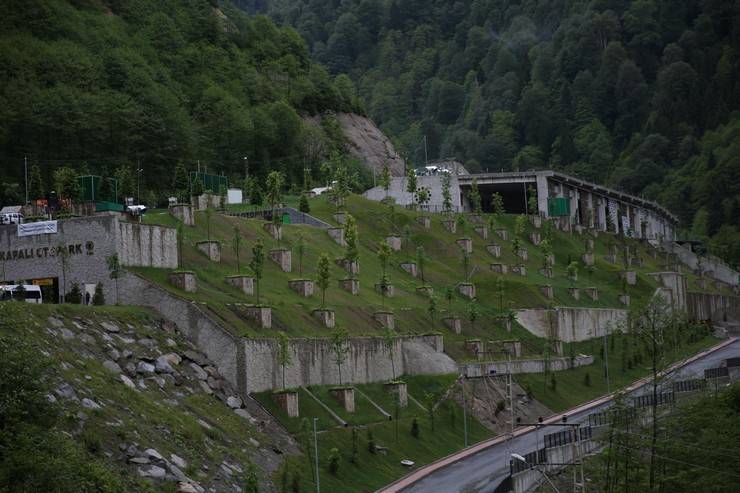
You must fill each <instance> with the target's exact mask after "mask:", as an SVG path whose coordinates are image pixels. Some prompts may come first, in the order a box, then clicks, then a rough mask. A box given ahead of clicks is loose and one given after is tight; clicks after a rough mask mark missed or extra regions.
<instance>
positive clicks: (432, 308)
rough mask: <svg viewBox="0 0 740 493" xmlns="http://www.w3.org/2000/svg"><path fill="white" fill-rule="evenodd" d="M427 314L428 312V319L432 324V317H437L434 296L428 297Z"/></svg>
mask: <svg viewBox="0 0 740 493" xmlns="http://www.w3.org/2000/svg"><path fill="white" fill-rule="evenodd" d="M427 312H429V318H430V319H431V320H432V323H434V317H435V316H436V315H437V298H436V297H435V296H434V295H432V296H430V297H429V302H428V305H427Z"/></svg>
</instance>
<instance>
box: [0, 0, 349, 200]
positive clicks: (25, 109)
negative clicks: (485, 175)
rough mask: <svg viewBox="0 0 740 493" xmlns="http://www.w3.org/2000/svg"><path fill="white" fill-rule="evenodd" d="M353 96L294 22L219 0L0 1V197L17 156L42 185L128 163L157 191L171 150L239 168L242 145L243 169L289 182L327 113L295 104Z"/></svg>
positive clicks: (328, 132)
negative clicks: (281, 22) (58, 176)
mask: <svg viewBox="0 0 740 493" xmlns="http://www.w3.org/2000/svg"><path fill="white" fill-rule="evenodd" d="M356 104H357V98H356V97H355V95H354V88H353V86H352V84H351V82H350V81H349V79H348V78H347V77H346V76H340V77H333V76H330V75H329V74H328V73H327V71H326V70H325V69H323V68H322V67H321V66H319V65H318V64H316V63H312V62H311V61H310V56H309V52H308V49H307V47H306V44H305V42H304V41H303V40H302V39H301V37H300V36H299V35H298V34H297V33H296V32H295V31H294V30H293V29H291V28H288V27H282V28H281V27H277V26H276V25H275V24H274V23H273V22H272V21H271V20H269V19H268V18H267V17H265V16H248V15H247V14H245V13H244V12H243V11H241V10H239V9H237V8H236V7H234V6H233V5H232V4H230V3H228V2H220V3H219V2H217V1H215V0H212V1H208V0H75V1H63V0H23V1H20V0H6V1H3V2H0V169H2V173H1V174H0V182H2V183H0V184H1V185H2V186H0V203H8V202H10V203H19V202H18V201H19V200H21V193H22V192H23V187H22V183H23V169H24V166H23V165H24V156H28V158H29V168H30V167H31V166H33V165H38V168H39V176H40V178H41V181H42V183H45V184H46V187H38V183H36V184H35V186H36V188H37V189H40V190H39V191H41V190H43V189H45V190H46V191H47V192H48V190H49V189H50V188H52V187H53V186H54V181H58V180H54V179H53V173H52V172H53V170H54V168H56V167H59V166H70V167H72V168H73V169H74V170H75V171H77V172H79V171H83V170H84V169H85V165H86V166H87V168H88V169H89V170H90V171H94V172H96V173H98V174H106V173H113V172H114V170H118V171H119V175H120V174H121V172H122V171H121V170H122V169H123V170H126V169H127V170H129V173H128V174H129V176H131V175H132V173H133V174H134V175H135V170H136V169H137V167H140V169H143V170H144V171H143V176H142V187H144V188H146V189H147V190H154V191H156V192H157V193H158V194H160V195H161V196H164V194H165V193H166V192H169V191H170V190H168V189H169V188H170V185H171V183H172V174H173V170H174V168H175V165H176V164H177V163H178V162H183V163H184V164H186V165H187V166H188V167H189V168H190V169H194V168H195V167H196V166H197V162H198V161H199V162H200V164H201V166H202V167H203V168H205V167H208V170H209V171H213V172H216V173H221V172H223V173H225V174H226V175H228V176H232V177H239V178H241V177H243V173H244V165H245V160H244V157H248V165H249V168H250V172H251V173H252V174H253V175H256V176H262V177H264V175H266V174H267V172H268V171H270V170H271V169H281V170H283V171H285V172H286V174H287V178H288V183H289V184H290V183H291V182H296V181H298V182H300V181H302V177H303V167H304V165H306V164H310V165H316V167H317V168H318V163H316V161H317V159H316V156H315V155H313V154H311V153H312V152H314V151H315V150H316V147H317V141H319V143H321V142H322V141H329V142H328V143H327V145H328V144H331V143H332V142H334V140H336V139H334V140H332V137H336V135H335V134H336V132H335V130H336V129H335V128H334V127H335V126H336V122H335V121H334V122H333V124H332V121H331V120H327V121H326V122H324V123H325V124H324V125H323V126H322V127H318V128H317V127H313V128H311V127H307V126H305V125H304V123H303V122H302V120H301V118H300V116H299V115H302V114H316V113H320V112H323V111H324V110H327V109H332V110H344V111H357V109H358V108H356ZM309 144H310V145H309ZM325 148H326V146H325ZM314 153H315V152H314ZM316 174H318V170H317V171H316ZM134 181H135V180H119V182H123V183H122V185H123V186H125V187H128V188H131V186H132V185H131V183H133V182H134ZM132 192H133V191H132V190H126V191H122V193H126V194H131V193H132Z"/></svg>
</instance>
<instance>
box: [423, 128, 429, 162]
mask: <svg viewBox="0 0 740 493" xmlns="http://www.w3.org/2000/svg"><path fill="white" fill-rule="evenodd" d="M428 163H429V155H428V154H427V135H426V134H424V164H428Z"/></svg>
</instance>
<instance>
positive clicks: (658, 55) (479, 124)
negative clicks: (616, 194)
mask: <svg viewBox="0 0 740 493" xmlns="http://www.w3.org/2000/svg"><path fill="white" fill-rule="evenodd" d="M236 3H237V4H238V5H239V6H241V7H242V8H244V9H246V10H248V11H251V12H260V11H261V12H268V13H269V15H271V16H272V17H273V18H274V19H275V20H276V21H277V22H278V23H281V24H286V25H291V26H293V27H295V28H296V29H297V30H298V32H299V33H300V34H301V36H303V38H304V39H305V40H306V42H307V43H308V45H309V47H310V50H311V53H312V56H313V58H314V60H316V61H318V62H320V63H321V64H323V65H324V66H325V67H327V69H328V70H329V71H330V72H331V73H334V74H339V73H347V74H349V76H350V78H351V79H352V80H353V81H354V82H355V83H356V85H357V87H358V90H359V94H360V96H361V97H362V99H363V100H364V103H365V106H366V108H367V110H368V113H369V114H370V116H371V117H372V118H373V119H374V120H375V121H376V123H378V124H379V125H380V126H381V128H382V129H383V130H384V131H385V132H386V133H388V134H389V135H390V136H391V137H392V138H393V139H394V140H395V142H396V143H397V145H399V147H400V148H401V149H402V150H403V151H404V152H405V153H406V154H407V155H408V156H410V157H411V158H412V159H413V161H414V162H415V163H416V164H419V163H422V162H423V159H424V148H423V144H422V142H423V138H424V136H426V138H427V145H428V153H429V157H430V158H436V157H449V156H455V157H457V158H459V159H461V160H463V161H464V162H465V164H466V165H467V166H468V167H469V168H470V169H471V170H481V169H482V170H486V169H488V170H491V171H493V170H500V169H505V170H508V169H530V168H544V167H554V168H556V169H561V170H564V171H566V172H568V173H571V174H574V175H577V176H581V177H584V178H587V179H591V180H595V181H598V182H602V183H606V184H608V185H611V186H614V187H617V188H619V189H622V190H625V191H627V192H630V193H633V194H638V195H644V196H646V197H649V198H652V199H657V200H659V201H660V202H661V203H663V204H664V205H666V206H667V207H669V208H670V209H671V210H673V211H675V212H676V213H677V214H678V215H679V217H680V218H681V220H682V223H683V226H684V227H685V228H686V229H688V230H690V234H692V235H693V236H696V237H700V238H703V239H706V238H708V237H710V236H711V237H713V238H714V240H713V241H712V242H711V249H712V251H713V252H715V253H718V254H721V255H722V256H724V257H726V258H729V259H731V260H732V261H733V262H734V263H738V262H740V246H738V245H740V234H739V230H740V229H739V228H740V152H739V151H740V113H738V110H740V77H738V75H740V70H739V66H740V3H738V2H730V1H724V0H705V1H695V2H691V1H679V0H668V1H657V0H636V1H630V0H593V1H590V2H589V1H573V0H522V1H519V0H473V1H470V0H467V1H463V0H458V1H449V0H341V1H340V0H239V1H238V2H236Z"/></svg>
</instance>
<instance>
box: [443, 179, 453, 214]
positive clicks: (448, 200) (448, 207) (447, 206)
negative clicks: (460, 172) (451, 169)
mask: <svg viewBox="0 0 740 493" xmlns="http://www.w3.org/2000/svg"><path fill="white" fill-rule="evenodd" d="M441 181H442V208H443V209H444V212H446V213H448V214H449V213H450V212H451V211H452V193H451V192H450V182H451V181H452V178H450V174H449V173H443V174H442V179H441Z"/></svg>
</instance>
